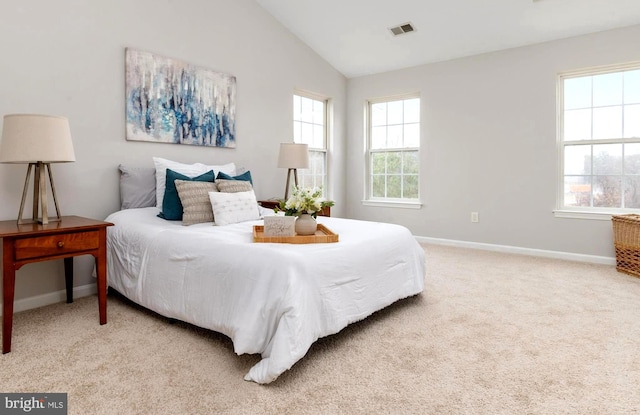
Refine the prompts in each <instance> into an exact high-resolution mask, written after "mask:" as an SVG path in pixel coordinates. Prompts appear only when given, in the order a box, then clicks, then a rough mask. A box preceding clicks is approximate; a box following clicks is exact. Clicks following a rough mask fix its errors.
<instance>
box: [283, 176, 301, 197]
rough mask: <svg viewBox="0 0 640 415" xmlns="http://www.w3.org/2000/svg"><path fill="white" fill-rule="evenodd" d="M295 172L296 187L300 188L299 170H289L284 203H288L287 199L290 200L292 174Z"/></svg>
mask: <svg viewBox="0 0 640 415" xmlns="http://www.w3.org/2000/svg"><path fill="white" fill-rule="evenodd" d="M292 171H293V182H294V184H295V186H298V169H289V170H287V187H285V189H284V201H285V202H286V201H287V199H289V187H290V183H291V181H290V179H291V172H292Z"/></svg>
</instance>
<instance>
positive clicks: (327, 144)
mask: <svg viewBox="0 0 640 415" xmlns="http://www.w3.org/2000/svg"><path fill="white" fill-rule="evenodd" d="M293 94H294V95H298V96H301V97H305V98H309V99H313V100H316V101H322V102H324V148H317V147H309V150H310V151H318V152H323V153H324V163H325V166H324V167H325V171H324V172H325V176H326V182H327V183H326V187H325V188H324V189H323V190H324V192H325V197H326V198H327V199H329V200H333V191H332V186H331V181H330V180H329V179H330V177H331V176H330V175H331V172H330V171H331V168H330V163H329V155H330V154H331V143H332V142H333V140H331V134H332V131H333V130H332V128H331V125H332V120H333V118H332V112H333V111H332V108H333V101H332V99H331V98H330V97H327V96H325V95H321V94H317V93H315V92H311V91H306V90H304V89H299V88H295V89H294V90H293ZM291 112H292V113H293V111H291Z"/></svg>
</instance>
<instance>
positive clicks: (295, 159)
mask: <svg viewBox="0 0 640 415" xmlns="http://www.w3.org/2000/svg"><path fill="white" fill-rule="evenodd" d="M278 167H280V168H285V169H288V170H287V187H286V188H285V190H284V200H287V199H288V198H289V184H290V180H291V172H293V181H294V183H295V185H296V186H297V185H298V169H306V168H309V145H307V144H299V143H280V154H279V155H278Z"/></svg>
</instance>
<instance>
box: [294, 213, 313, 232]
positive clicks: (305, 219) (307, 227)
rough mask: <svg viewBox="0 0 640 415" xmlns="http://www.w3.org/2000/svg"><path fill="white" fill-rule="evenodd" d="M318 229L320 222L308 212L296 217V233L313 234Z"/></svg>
mask: <svg viewBox="0 0 640 415" xmlns="http://www.w3.org/2000/svg"><path fill="white" fill-rule="evenodd" d="M316 229H318V223H317V222H316V220H315V219H314V218H313V216H311V215H310V214H308V213H302V214H300V216H298V219H296V233H297V234H298V235H313V234H315V233H316Z"/></svg>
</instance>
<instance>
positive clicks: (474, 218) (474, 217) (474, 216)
mask: <svg viewBox="0 0 640 415" xmlns="http://www.w3.org/2000/svg"><path fill="white" fill-rule="evenodd" d="M471 222H473V223H478V222H480V219H479V218H478V212H471Z"/></svg>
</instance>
